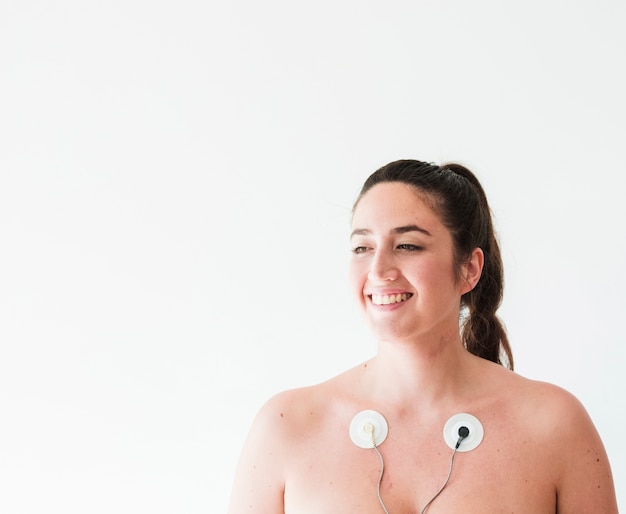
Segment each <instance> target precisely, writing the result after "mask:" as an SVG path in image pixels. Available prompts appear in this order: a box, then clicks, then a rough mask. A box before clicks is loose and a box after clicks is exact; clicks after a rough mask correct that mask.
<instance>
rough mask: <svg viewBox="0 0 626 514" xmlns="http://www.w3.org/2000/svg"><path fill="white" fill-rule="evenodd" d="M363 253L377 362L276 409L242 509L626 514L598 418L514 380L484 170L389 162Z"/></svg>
mask: <svg viewBox="0 0 626 514" xmlns="http://www.w3.org/2000/svg"><path fill="white" fill-rule="evenodd" d="M351 244H352V249H353V256H352V261H351V271H350V280H351V284H352V288H353V290H354V293H355V295H356V297H357V299H358V302H359V304H360V306H361V308H362V310H363V313H364V315H365V318H366V319H367V321H368V323H369V325H370V327H371V330H372V331H373V333H374V335H375V337H376V339H377V341H378V349H377V353H376V355H375V357H373V358H372V359H371V360H369V361H367V362H365V363H363V364H361V365H359V366H357V367H355V368H353V369H351V370H349V371H347V372H345V373H343V374H341V375H339V376H337V377H335V378H332V379H331V380H329V381H327V382H324V383H322V384H318V385H314V386H311V387H305V388H301V389H297V390H291V391H285V392H282V393H280V394H278V395H276V396H275V397H274V398H272V399H270V400H269V401H268V402H267V403H266V405H264V406H263V408H262V409H261V410H260V412H259V414H258V415H257V418H256V420H255V421H254V424H253V426H252V428H251V430H250V433H249V436H248V439H247V441H246V444H245V446H244V449H243V453H242V456H241V460H240V463H239V466H238V470H237V473H236V476H235V481H234V487H233V491H232V498H231V504H230V510H229V512H230V514H243V513H248V512H253V513H255V514H282V513H298V514H309V513H311V514H313V513H315V514H320V513H356V512H358V513H361V514H363V513H365V514H368V513H380V512H388V513H392V514H405V513H424V512H426V511H428V512H429V514H436V513H442V514H450V513H454V512H465V513H476V514H489V513H502V512H507V513H508V512H515V513H525V514H526V513H533V514H555V513H558V514H574V513H580V514H582V513H591V512H593V513H594V514H599V513H611V514H615V513H617V504H616V499H615V492H614V485H613V480H612V476H611V470H610V466H609V463H608V459H607V455H606V452H605V450H604V447H603V445H602V442H601V440H600V438H599V436H598V433H597V431H596V429H595V428H594V426H593V423H592V421H591V420H590V418H589V416H588V415H587V413H586V412H585V410H584V408H583V407H582V406H581V404H580V403H579V402H578V401H577V400H576V399H575V398H574V397H573V396H572V395H571V394H569V393H568V392H566V391H564V390H562V389H560V388H558V387H556V386H553V385H550V384H546V383H541V382H536V381H531V380H528V379H525V378H523V377H521V376H519V375H517V374H515V373H514V372H513V371H512V369H513V358H512V354H511V350H510V347H509V343H508V340H507V336H506V333H505V331H504V328H503V326H502V324H501V323H500V321H499V320H498V318H497V317H496V310H497V308H498V306H499V305H500V301H501V298H502V286H503V278H502V262H501V257H500V250H499V247H498V243H497V241H496V237H495V234H494V230H493V226H492V221H491V213H490V209H489V206H488V203H487V199H486V197H485V194H484V192H483V189H482V187H481V186H480V184H479V182H478V180H477V179H476V178H475V176H474V175H473V174H472V173H471V172H470V171H469V170H467V169H466V168H464V167H463V166H460V165H456V164H448V165H444V166H441V167H440V166H436V165H432V164H428V163H423V162H420V161H411V160H404V161H396V162H392V163H390V164H388V165H386V166H384V167H383V168H381V169H379V170H378V171H376V172H375V173H373V174H372V175H371V176H370V177H369V178H368V179H367V181H366V182H365V184H364V186H363V188H362V190H361V193H360V195H359V197H358V199H357V201H356V203H355V206H354V209H353V219H352V235H351ZM460 319H461V320H462V329H461V330H459V320H460ZM457 416H460V418H458V417H457ZM459 419H460V420H461V421H460V424H459V422H457V421H458V420H459ZM455 422H456V425H455V424H454V423H455ZM457 425H458V426H457ZM461 425H463V426H461ZM457 429H458V430H457ZM463 430H465V432H463ZM457 438H458V439H457ZM450 439H451V440H450ZM455 440H456V441H455Z"/></svg>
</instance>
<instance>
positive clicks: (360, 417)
mask: <svg viewBox="0 0 626 514" xmlns="http://www.w3.org/2000/svg"><path fill="white" fill-rule="evenodd" d="M387 432H388V427H387V421H386V420H385V418H384V417H383V415H382V414H380V413H379V412H376V411H375V410H362V411H361V412H359V413H358V414H357V415H356V416H354V418H352V422H351V423H350V439H352V442H353V443H354V444H356V445H357V446H358V447H359V448H374V445H373V444H372V437H373V439H374V443H375V444H376V446H380V445H381V444H382V442H383V441H384V440H385V439H386V438H387Z"/></svg>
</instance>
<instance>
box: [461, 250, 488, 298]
mask: <svg viewBox="0 0 626 514" xmlns="http://www.w3.org/2000/svg"><path fill="white" fill-rule="evenodd" d="M484 264H485V254H484V253H483V251H482V250H481V249H480V248H474V250H472V253H471V255H470V257H469V259H468V260H467V261H466V262H465V263H464V264H463V265H462V266H461V295H464V294H465V293H469V292H470V291H471V290H472V289H474V288H475V287H476V284H478V281H479V280H480V276H481V274H482V272H483V265H484Z"/></svg>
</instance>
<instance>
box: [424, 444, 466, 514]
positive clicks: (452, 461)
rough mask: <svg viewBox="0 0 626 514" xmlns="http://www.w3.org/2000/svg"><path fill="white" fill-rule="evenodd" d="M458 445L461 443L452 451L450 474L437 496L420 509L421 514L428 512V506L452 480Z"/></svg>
mask: <svg viewBox="0 0 626 514" xmlns="http://www.w3.org/2000/svg"><path fill="white" fill-rule="evenodd" d="M458 447H459V445H457V447H456V448H455V449H454V451H453V452H452V458H451V459H450V469H449V470H448V476H447V477H446V481H445V482H444V483H443V485H442V486H441V487H440V488H439V491H437V494H435V496H433V497H432V498H431V499H430V501H429V502H428V503H427V504H426V505H424V508H423V509H422V510H421V511H420V514H424V512H426V509H427V508H428V507H430V504H431V503H432V502H434V501H435V499H436V498H437V496H439V495H440V494H441V491H443V489H444V488H445V487H446V486H447V485H448V482H449V481H450V477H451V476H452V465H453V464H454V456H455V455H456V450H457V449H458Z"/></svg>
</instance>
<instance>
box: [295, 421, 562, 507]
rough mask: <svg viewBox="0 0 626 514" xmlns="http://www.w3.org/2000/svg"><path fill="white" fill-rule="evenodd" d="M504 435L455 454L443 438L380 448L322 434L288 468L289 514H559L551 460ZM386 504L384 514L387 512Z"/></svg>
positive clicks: (401, 439)
mask: <svg viewBox="0 0 626 514" xmlns="http://www.w3.org/2000/svg"><path fill="white" fill-rule="evenodd" d="M507 434H508V432H506V427H504V428H497V427H493V429H491V430H490V431H489V433H488V436H486V437H485V439H484V441H483V442H482V443H481V445H480V446H479V447H478V448H476V449H474V450H471V451H469V452H457V453H456V454H454V452H453V450H452V449H450V448H449V447H448V446H446V444H445V443H444V442H443V440H442V438H440V437H439V434H436V435H433V437H425V436H423V435H417V434H414V437H411V433H404V434H396V435H398V437H395V438H390V439H388V440H387V441H385V442H384V443H383V444H382V445H381V446H380V448H379V452H380V455H379V454H377V453H376V451H375V450H374V449H362V448H358V447H356V446H354V444H352V442H351V441H350V439H349V438H348V437H337V434H331V433H330V432H329V433H321V434H318V436H319V437H317V438H315V439H311V440H307V441H306V442H305V443H304V445H303V447H302V448H300V450H299V451H298V452H294V458H293V460H292V461H291V462H290V463H289V467H288V473H287V479H286V483H285V496H284V501H285V513H289V514H291V513H294V514H295V513H298V514H308V513H311V514H312V513H320V512H342V513H357V512H358V513H360V514H369V513H372V514H374V513H377V514H380V513H381V512H385V510H384V509H386V510H387V512H389V514H420V513H422V512H423V510H424V508H425V507H426V506H427V505H428V509H427V512H428V514H438V513H439V514H449V513H450V512H465V513H468V514H473V513H476V514H478V513H480V514H489V513H504V512H506V513H527V512H533V513H534V514H554V513H555V512H556V498H555V492H554V487H553V485H552V484H553V482H552V480H551V478H552V477H551V476H550V475H551V471H550V466H549V463H548V462H547V461H548V460H549V459H550V456H549V452H545V451H543V449H542V448H540V447H538V446H537V445H534V444H533V441H531V440H528V438H527V437H524V435H521V436H519V437H517V436H516V437H510V436H509V435H507ZM383 504H384V508H383V506H382V505H383Z"/></svg>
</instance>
